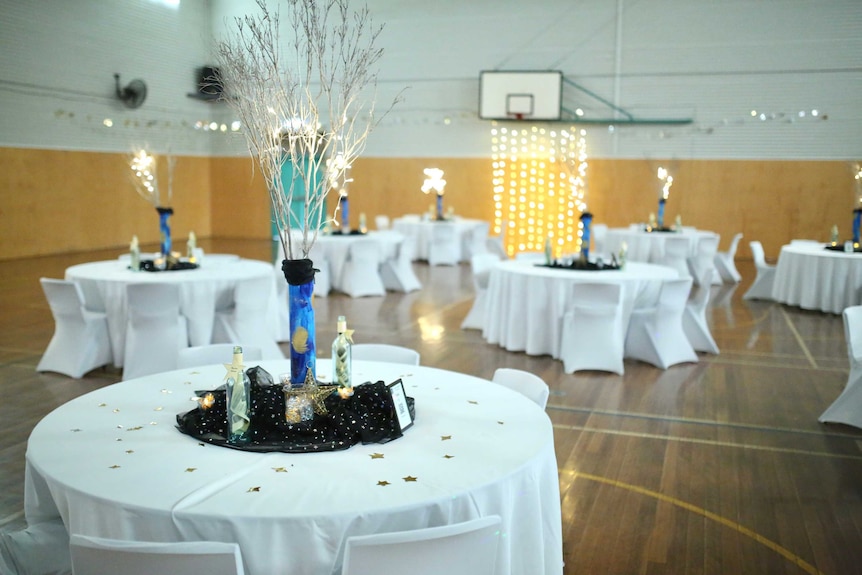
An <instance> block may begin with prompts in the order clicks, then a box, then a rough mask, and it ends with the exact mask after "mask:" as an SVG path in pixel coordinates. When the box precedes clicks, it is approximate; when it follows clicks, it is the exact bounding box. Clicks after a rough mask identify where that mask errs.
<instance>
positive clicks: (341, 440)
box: [177, 367, 415, 453]
mask: <svg viewBox="0 0 862 575" xmlns="http://www.w3.org/2000/svg"><path fill="white" fill-rule="evenodd" d="M246 373H247V374H248V376H249V380H250V381H251V427H250V436H251V440H250V441H249V442H248V443H247V444H245V445H233V444H230V443H228V442H227V439H226V435H225V432H226V428H227V423H226V415H225V390H224V386H221V387H219V388H216V389H214V390H210V391H199V392H197V395H198V396H200V397H203V396H204V395H206V394H207V393H211V394H212V395H213V398H214V400H215V401H214V403H213V404H212V406H211V407H209V408H208V409H202V408H195V409H193V410H191V411H188V412H186V413H182V414H179V415H177V428H178V429H179V430H180V431H182V432H183V433H185V434H187V435H190V436H192V437H195V438H197V439H199V440H201V441H205V442H207V443H212V444H214V445H221V446H224V447H231V448H234V449H241V450H244V451H260V452H267V451H282V452H287V453H307V452H314V451H337V450H341V449H347V448H349V447H351V446H353V445H356V444H357V443H386V442H388V441H392V440H393V439H397V438H399V437H401V435H402V433H401V426H400V425H399V424H398V418H397V416H396V414H395V406H394V404H393V402H392V397H391V395H390V394H389V389H388V388H387V386H386V384H385V383H384V382H383V381H377V382H373V383H372V382H367V383H363V384H362V385H358V386H356V387H354V388H353V396H352V397H349V398H347V399H342V398H341V397H339V395H338V393H337V392H336V389H337V388H336V387H335V386H321V389H327V388H329V389H331V390H332V393H331V394H330V395H329V396H327V397H326V399H325V400H324V405H325V406H326V414H315V416H314V418H313V419H311V420H309V421H304V422H302V423H297V424H291V423H288V422H287V421H286V420H285V399H284V391H283V389H282V386H281V385H280V384H276V383H275V382H274V380H273V379H272V376H271V375H270V374H269V373H267V371H266V370H264V369H262V368H260V367H253V368H250V369H249V370H248V371H247V372H246ZM407 405H408V407H409V409H410V414H411V416H413V417H414V419H415V406H414V400H413V398H412V397H408V398H407Z"/></svg>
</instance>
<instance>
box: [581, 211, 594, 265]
mask: <svg viewBox="0 0 862 575" xmlns="http://www.w3.org/2000/svg"><path fill="white" fill-rule="evenodd" d="M592 222H593V214H591V213H589V212H584V213H583V214H581V223H582V224H584V229H583V230H582V234H581V257H582V258H583V259H584V260H585V261H589V260H590V224H592Z"/></svg>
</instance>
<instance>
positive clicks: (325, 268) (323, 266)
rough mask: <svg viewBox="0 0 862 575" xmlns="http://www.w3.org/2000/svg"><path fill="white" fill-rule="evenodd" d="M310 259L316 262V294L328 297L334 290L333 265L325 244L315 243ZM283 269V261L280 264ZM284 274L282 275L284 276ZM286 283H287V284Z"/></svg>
mask: <svg viewBox="0 0 862 575" xmlns="http://www.w3.org/2000/svg"><path fill="white" fill-rule="evenodd" d="M308 259H310V260H311V261H312V263H313V264H314V269H316V270H317V271H316V272H315V273H314V295H316V296H318V297H326V296H328V295H329V292H330V291H332V265H331V263H330V261H329V258H327V257H326V249H325V248H324V246H323V244H320V243H316V242H315V243H314V244H313V245H312V246H311V249H310V250H309V251H308ZM278 268H279V269H281V262H279V264H278ZM283 277H284V276H282V278H283ZM285 285H286V284H285Z"/></svg>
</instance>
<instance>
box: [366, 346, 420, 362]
mask: <svg viewBox="0 0 862 575" xmlns="http://www.w3.org/2000/svg"><path fill="white" fill-rule="evenodd" d="M351 357H352V359H354V360H360V361H387V362H390V363H406V364H409V365H419V352H418V351H416V350H415V349H410V348H409V347H402V346H400V345H389V344H385V343H355V344H353V347H352V348H351Z"/></svg>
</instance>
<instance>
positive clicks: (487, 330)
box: [482, 260, 678, 358]
mask: <svg viewBox="0 0 862 575" xmlns="http://www.w3.org/2000/svg"><path fill="white" fill-rule="evenodd" d="M677 277H678V274H677V272H676V270H674V269H672V268H669V267H666V266H660V265H655V264H646V263H639V262H629V263H628V264H626V266H625V268H624V269H622V270H607V271H576V270H568V269H555V268H549V267H544V266H541V265H536V263H535V262H531V261H523V260H520V261H519V260H509V261H504V262H501V263H500V264H498V265H497V266H495V267H494V268H493V269H492V270H491V276H490V279H489V282H488V291H487V295H486V298H485V302H486V306H487V307H486V308H485V325H484V328H483V329H482V336H483V337H484V338H485V339H486V340H487V341H488V343H494V344H498V345H500V347H503V348H505V349H507V350H509V351H523V352H526V353H527V354H529V355H545V354H547V355H550V356H552V357H554V358H559V357H560V333H561V320H562V317H563V314H564V313H565V311H566V310H567V309H568V308H569V306H570V303H571V300H572V297H573V295H572V284H575V283H579V282H580V283H583V282H606V283H615V284H619V285H621V286H622V290H623V322H624V325H628V320H629V317H630V316H631V312H632V310H634V309H635V308H637V307H641V306H649V305H651V304H654V303H655V301H656V298H657V297H658V292H659V289H660V287H661V282H662V280H666V279H675V278H677ZM584 337H589V334H584Z"/></svg>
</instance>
